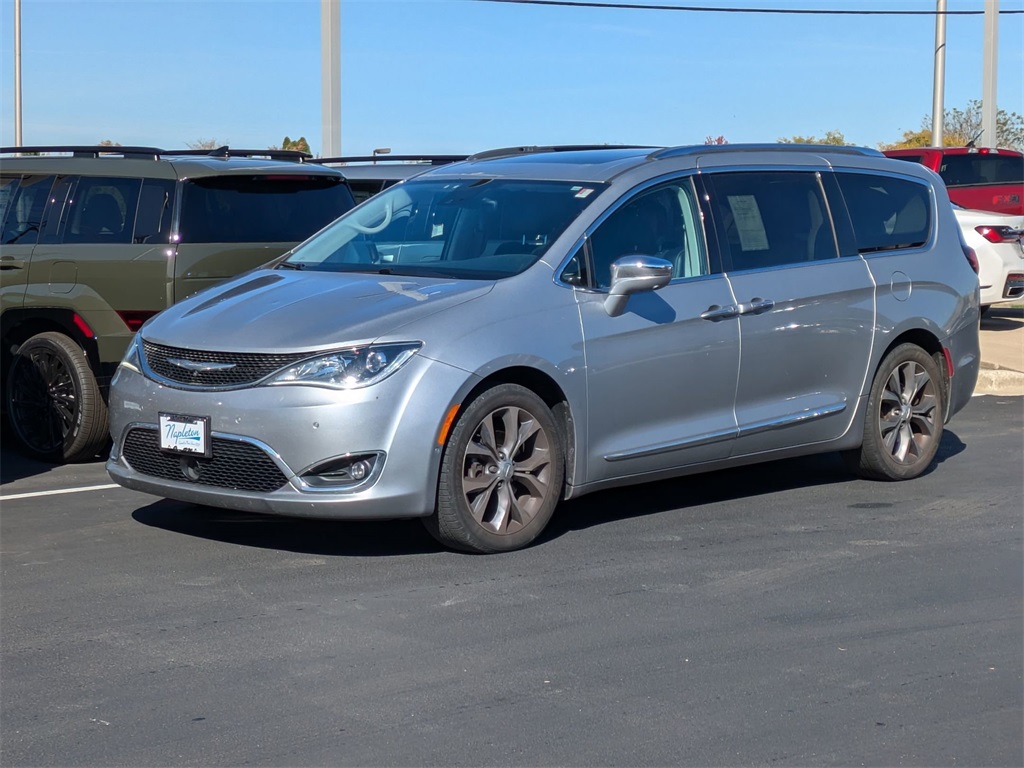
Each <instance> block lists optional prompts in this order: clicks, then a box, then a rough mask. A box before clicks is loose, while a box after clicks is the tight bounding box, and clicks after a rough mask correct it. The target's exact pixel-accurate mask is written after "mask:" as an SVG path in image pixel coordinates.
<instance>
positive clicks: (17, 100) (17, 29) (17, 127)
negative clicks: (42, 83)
mask: <svg viewBox="0 0 1024 768" xmlns="http://www.w3.org/2000/svg"><path fill="white" fill-rule="evenodd" d="M14 146H16V147H20V146H21V0H14Z"/></svg>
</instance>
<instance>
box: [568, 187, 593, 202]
mask: <svg viewBox="0 0 1024 768" xmlns="http://www.w3.org/2000/svg"><path fill="white" fill-rule="evenodd" d="M573 189H579V192H577V193H576V194H575V195H574V197H578V198H579V199H580V200H583V199H585V198H588V197H590V196H591V195H592V194H594V190H593V189H591V188H590V187H582V188H580V187H573Z"/></svg>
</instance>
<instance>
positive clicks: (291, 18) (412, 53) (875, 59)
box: [0, 0, 1024, 154]
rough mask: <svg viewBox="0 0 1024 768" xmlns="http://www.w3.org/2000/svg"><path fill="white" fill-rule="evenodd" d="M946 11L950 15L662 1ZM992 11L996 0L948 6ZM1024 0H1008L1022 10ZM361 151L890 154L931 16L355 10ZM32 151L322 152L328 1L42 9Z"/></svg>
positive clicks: (1011, 77) (8, 5)
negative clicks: (883, 148) (721, 142)
mask: <svg viewBox="0 0 1024 768" xmlns="http://www.w3.org/2000/svg"><path fill="white" fill-rule="evenodd" d="M659 2H660V3H661V4H687V5H698V4H699V5H705V6H732V7H776V8H778V7H787V8H843V9H871V8H874V9H878V8H889V9H893V8H900V9H910V10H934V9H935V0H820V1H819V2H811V1H809V0H775V2H768V0H659ZM948 5H949V10H982V9H983V8H984V2H983V0H948ZM1022 7H1024V0H1001V2H1000V8H1001V9H1002V10H1017V9H1021V8H1022ZM13 19H14V2H13V0H0V22H2V26H0V42H2V49H0V84H2V85H0V92H2V100H0V111H2V114H0V140H2V143H3V144H4V145H9V144H13V140H14V115H13V112H14V97H13V91H14V63H13V62H14V55H13V47H14V44H13V39H14V38H13ZM341 27H342V35H341V69H342V75H341V90H342V102H341V103H342V138H341V142H342V151H343V152H344V153H346V154H364V153H369V152H370V151H371V150H372V149H374V148H376V147H390V148H392V150H393V152H395V153H418V152H435V153H460V152H472V151H477V150H482V149H485V148H488V147H496V146H508V145H520V144H548V143H563V144H564V143H605V142H609V143H642V144H659V145H660V144H688V143H701V142H703V141H704V138H705V137H706V136H708V135H714V136H717V135H720V134H721V135H724V136H725V137H726V138H727V139H728V140H729V141H730V142H733V143H735V142H747V141H775V140H776V139H778V138H779V137H783V136H792V135H794V134H798V135H816V136H821V135H823V134H824V133H825V132H826V131H828V130H839V131H842V132H843V133H844V134H845V135H846V138H847V139H848V140H849V141H850V142H851V143H856V144H864V145H868V146H875V145H877V144H878V143H879V142H883V141H895V140H897V139H898V138H899V137H900V135H901V134H902V132H903V131H905V130H911V129H917V128H919V127H920V126H921V119H922V117H924V116H925V115H926V114H929V113H930V111H931V103H932V65H933V47H934V38H935V22H934V18H933V17H931V16H915V17H878V16H863V17H859V16H858V17H851V16H774V15H758V14H735V13H730V14H724V13H683V12H676V11H654V10H618V9H612V8H559V7H542V6H528V5H499V4H492V3H481V2H473V0H341ZM982 41H983V17H982V16H980V15H979V16H970V17H955V16H954V17H950V18H949V20H948V26H947V44H948V53H947V58H946V73H947V80H946V91H945V100H946V106H947V107H956V106H961V107H962V106H964V105H966V103H967V101H968V100H970V99H980V98H981V88H982ZM998 55H999V60H998V61H999V80H998V88H999V99H998V100H999V106H1000V107H1001V108H1003V109H1007V110H1010V111H1013V112H1018V113H1021V114H1024V15H1003V16H1002V18H1001V21H1000V30H999V53H998ZM22 72H23V130H24V141H25V143H26V144H53V143H62V144H75V143H82V144H92V143H96V142H98V141H101V140H104V139H111V140H113V141H116V142H120V143H122V144H145V145H155V146H160V147H167V148H173V147H182V146H184V145H185V144H186V143H187V142H195V141H196V140H198V139H201V138H216V139H218V140H219V141H221V142H224V143H227V142H230V143H231V144H232V145H233V146H238V147H242V146H245V147H256V148H263V147H267V146H270V145H276V144H279V143H280V142H281V140H282V138H283V137H284V136H285V135H288V136H290V137H292V138H296V137H298V136H305V137H306V138H307V140H308V141H309V144H310V146H311V148H312V149H313V151H314V152H315V153H317V152H319V151H320V149H321V146H322V139H321V129H320V125H321V113H320V2H319V0H263V1H260V2H253V1H252V0H205V1H203V2H190V1H188V0H123V1H120V2H117V1H109V0H71V1H70V2H67V1H65V0H23V2H22Z"/></svg>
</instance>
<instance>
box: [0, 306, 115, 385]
mask: <svg viewBox="0 0 1024 768" xmlns="http://www.w3.org/2000/svg"><path fill="white" fill-rule="evenodd" d="M86 327H88V326H86ZM48 331H54V332H57V333H62V334H64V335H65V336H67V337H68V338H70V339H71V340H72V341H74V342H75V343H76V344H77V345H78V346H79V347H81V348H82V351H83V352H85V357H86V359H87V360H88V361H89V367H90V368H91V369H92V372H93V375H94V376H95V377H96V378H97V380H99V379H100V378H101V374H102V371H101V366H100V352H99V345H98V343H97V341H96V337H95V336H87V335H86V334H85V333H84V332H83V331H82V330H81V328H79V327H78V325H77V324H76V323H75V312H74V311H73V310H70V309H59V308H52V309H10V310H7V311H6V312H4V313H3V315H0V349H2V355H0V373H2V375H3V376H4V378H6V377H7V372H8V370H9V369H10V365H11V362H12V361H13V359H14V351H15V349H16V348H17V347H19V346H21V345H22V344H24V343H25V342H26V341H28V340H29V339H30V338H32V337H33V336H36V335H38V334H40V333H46V332H48Z"/></svg>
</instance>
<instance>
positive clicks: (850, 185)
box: [836, 173, 932, 253]
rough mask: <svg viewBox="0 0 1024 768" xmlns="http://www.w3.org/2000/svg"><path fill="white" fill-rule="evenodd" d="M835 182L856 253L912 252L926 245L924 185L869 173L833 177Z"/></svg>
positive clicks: (927, 212) (928, 206)
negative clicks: (847, 215) (845, 211)
mask: <svg viewBox="0 0 1024 768" xmlns="http://www.w3.org/2000/svg"><path fill="white" fill-rule="evenodd" d="M836 180H837V181H838V182H839V188H840V189H841V190H842V193H843V198H844V199H845V200H846V208H847V210H848V211H849V212H850V218H851V219H852V221H853V231H854V236H855V237H856V240H857V250H858V251H859V252H860V253H873V252H876V251H888V250H893V249H898V248H914V247H918V246H921V245H924V244H925V243H926V242H928V233H929V232H930V231H931V210H932V206H931V192H930V189H929V187H928V186H927V185H926V184H923V183H920V182H916V181H910V180H909V179H898V178H894V177H892V176H875V175H872V174H869V173H837V174H836Z"/></svg>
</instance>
